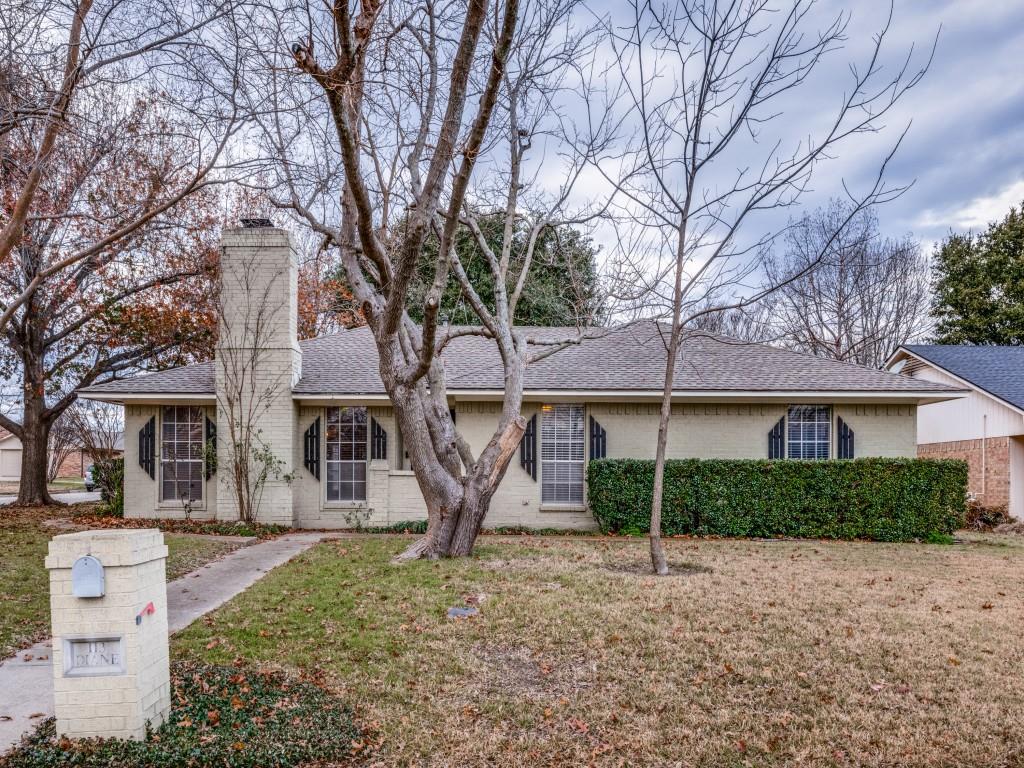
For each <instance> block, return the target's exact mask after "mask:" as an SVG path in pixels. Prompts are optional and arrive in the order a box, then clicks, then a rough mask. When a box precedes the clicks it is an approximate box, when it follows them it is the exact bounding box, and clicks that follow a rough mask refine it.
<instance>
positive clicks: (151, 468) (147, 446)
mask: <svg viewBox="0 0 1024 768" xmlns="http://www.w3.org/2000/svg"><path fill="white" fill-rule="evenodd" d="M139 466H140V467H142V468H143V469H144V470H146V474H147V475H149V478H150V479H151V480H155V479H156V416H151V417H150V419H149V421H147V422H146V425H145V426H144V427H143V428H142V429H140V430H139Z"/></svg>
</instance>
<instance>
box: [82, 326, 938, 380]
mask: <svg viewBox="0 0 1024 768" xmlns="http://www.w3.org/2000/svg"><path fill="white" fill-rule="evenodd" d="M522 330H523V332H524V334H525V335H526V336H527V337H532V338H535V339H537V340H539V341H544V340H547V341H549V342H550V341H553V340H557V339H564V338H569V337H572V336H573V335H575V334H576V330H575V329H571V328H529V329H522ZM664 330H665V329H664V328H663V327H659V326H658V325H656V324H655V323H652V322H647V323H640V324H635V325H630V326H623V327H619V328H612V329H595V330H594V331H592V332H591V333H593V334H594V336H593V337H590V338H585V339H584V340H582V341H581V342H580V343H579V344H574V345H571V346H569V347H567V348H565V349H562V350H560V351H558V352H556V353H555V354H553V355H551V356H549V357H547V358H545V359H543V360H541V361H539V362H537V363H535V364H533V365H531V366H530V367H529V368H528V369H527V372H526V389H527V390H587V391H591V390H604V391H608V390H613V391H618V390H627V391H645V392H658V391H660V390H661V388H662V383H663V380H664V364H665V363H664V360H665V345H664V342H663V337H662V332H663V331H664ZM439 333H440V332H439ZM301 347H302V378H301V380H300V381H299V383H298V384H297V385H296V387H295V390H294V391H295V393H296V394H298V395H310V396H312V395H321V396H332V395H338V396H352V395H365V394H384V386H383V384H382V383H381V380H380V375H379V373H378V365H377V349H376V346H375V345H374V341H373V337H372V336H371V334H370V331H369V329H367V328H357V329H353V330H348V331H342V332H341V333H337V334H334V335H331V336H322V337H320V338H317V339H311V340H309V341H304V342H302V344H301ZM443 359H444V360H445V366H446V371H447V374H448V387H449V389H450V390H496V391H500V390H501V389H502V386H503V374H502V367H501V361H500V359H499V357H498V353H497V349H496V347H495V346H494V344H493V342H492V341H490V340H489V339H486V338H483V337H479V336H463V337H459V338H457V339H454V340H453V341H452V342H451V344H450V345H449V346H448V348H447V349H446V350H445V351H444V353H443ZM213 387H214V374H213V365H212V364H211V363H202V364H199V365H192V366H187V367H185V368H177V369H173V370H169V371H164V372H161V373H152V374H148V375H144V376H138V377H136V378H133V379H124V380H122V381H117V382H110V383H108V384H103V385H99V386H94V387H92V388H90V389H89V390H88V391H89V392H95V393H108V394H113V393H132V394H135V393H138V394H152V393H175V394H207V395H212V394H213ZM674 388H675V389H676V390H685V391H714V392H717V391H735V392H739V391H753V392H772V391H787V392H788V391H798V392H799V391H815V392H820V391H835V392H875V393H877V392H905V393H908V394H909V393H911V392H934V393H952V392H956V391H958V390H956V389H955V388H952V387H948V386H946V385H943V384H939V383H933V382H924V381H921V380H916V379H911V378H909V377H906V376H899V375H897V374H892V373H887V372H885V371H878V370H874V369H871V368H865V367H862V366H859V365H852V364H849V363H840V362H835V361H832V360H823V359H821V358H817V357H814V356H811V355H807V354H804V353H800V352H792V351H790V350H785V349H779V348H777V347H771V346H767V345H764V344H750V343H744V342H739V341H735V340H731V339H725V338H721V337H711V336H707V335H703V334H700V335H694V336H692V337H690V338H689V339H687V340H686V342H684V344H683V347H682V354H681V356H680V359H679V362H678V364H677V365H676V373H675V384H674Z"/></svg>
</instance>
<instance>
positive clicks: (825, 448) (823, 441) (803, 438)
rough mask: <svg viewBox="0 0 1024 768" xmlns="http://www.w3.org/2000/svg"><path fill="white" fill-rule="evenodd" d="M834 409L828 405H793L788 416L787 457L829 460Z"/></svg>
mask: <svg viewBox="0 0 1024 768" xmlns="http://www.w3.org/2000/svg"><path fill="white" fill-rule="evenodd" d="M831 436H832V409H831V408H830V407H829V406H827V405H791V406H789V412H788V413H787V414H786V456H787V457H788V458H790V459H827V458H828V457H829V446H830V444H831V439H832V437H831Z"/></svg>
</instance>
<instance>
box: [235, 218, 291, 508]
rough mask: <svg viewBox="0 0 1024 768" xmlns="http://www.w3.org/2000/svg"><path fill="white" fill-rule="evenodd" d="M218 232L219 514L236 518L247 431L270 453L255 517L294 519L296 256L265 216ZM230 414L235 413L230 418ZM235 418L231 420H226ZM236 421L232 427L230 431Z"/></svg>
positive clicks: (284, 236) (285, 237)
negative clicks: (271, 463) (234, 467)
mask: <svg viewBox="0 0 1024 768" xmlns="http://www.w3.org/2000/svg"><path fill="white" fill-rule="evenodd" d="M243 224H244V226H242V227H239V228H237V229H226V230H224V232H223V234H222V237H221V263H220V267H221V294H220V304H221V309H220V314H221V321H220V335H219V338H218V342H217V351H216V385H217V458H218V472H217V474H218V476H219V477H218V487H217V517H218V519H226V520H234V519H238V517H239V504H238V498H237V494H236V492H235V489H234V487H233V482H234V481H233V480H232V479H231V472H230V466H231V455H230V451H231V450H232V445H233V443H234V442H235V440H233V439H232V435H235V436H236V438H237V436H238V435H240V434H244V431H245V430H246V429H248V430H249V431H250V432H251V433H252V435H253V436H254V438H255V439H254V441H252V442H254V444H255V445H256V446H258V447H259V449H260V450H263V449H266V450H269V452H270V453H271V454H272V455H273V457H274V460H275V464H276V465H277V469H276V471H275V472H272V473H271V475H270V476H269V477H268V479H267V481H266V484H265V485H264V486H263V489H262V493H261V494H260V503H259V506H258V508H257V509H256V517H257V520H258V522H262V523H278V524H281V525H292V523H293V516H292V493H291V487H290V485H289V483H288V482H287V481H286V480H284V479H282V478H280V477H275V476H274V475H275V474H287V473H290V472H292V471H293V470H294V469H295V467H296V465H297V458H299V457H296V456H295V449H294V432H295V419H296V409H295V404H294V402H293V400H292V387H294V386H295V384H296V383H298V380H299V378H300V376H301V375H302V352H301V350H300V348H299V341H298V260H297V257H296V252H295V248H294V247H293V246H292V242H291V237H290V236H289V234H288V232H286V231H285V230H283V229H278V228H275V227H273V226H271V225H270V222H269V221H266V220H260V219H256V220H252V219H250V220H243ZM232 413H233V414H234V415H233V416H232ZM232 419H234V424H233V425H232V423H231V420H232ZM232 426H233V429H232Z"/></svg>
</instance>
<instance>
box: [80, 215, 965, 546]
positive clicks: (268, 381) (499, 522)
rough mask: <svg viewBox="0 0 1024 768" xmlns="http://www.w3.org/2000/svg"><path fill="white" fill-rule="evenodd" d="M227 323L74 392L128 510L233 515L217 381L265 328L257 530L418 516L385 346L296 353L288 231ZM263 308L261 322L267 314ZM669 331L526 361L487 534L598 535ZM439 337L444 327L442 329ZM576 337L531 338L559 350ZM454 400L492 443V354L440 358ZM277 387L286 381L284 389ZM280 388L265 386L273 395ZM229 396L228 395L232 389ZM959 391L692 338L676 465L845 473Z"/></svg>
mask: <svg viewBox="0 0 1024 768" xmlns="http://www.w3.org/2000/svg"><path fill="white" fill-rule="evenodd" d="M221 273H222V297H224V298H222V304H223V305H224V306H225V307H227V308H228V312H229V316H228V317H227V318H226V319H225V320H224V322H223V323H222V329H221V339H220V342H219V346H218V351H217V356H216V359H215V360H214V361H211V362H208V363H202V364H198V365H190V366H186V367H182V368H177V369H172V370H167V371H163V372H159V373H151V374H148V375H142V376H137V377H135V378H129V379H125V380H121V381H116V382H110V383H107V384H103V385H101V386H93V387H90V388H88V389H85V390H83V391H82V392H81V394H82V396H83V397H87V398H92V399H95V400H104V401H108V402H115V403H122V404H124V406H125V432H126V434H127V435H129V436H130V439H128V440H127V451H126V455H125V513H126V515H128V516H134V517H153V516H166V517H180V516H182V515H184V514H186V512H187V513H188V514H189V515H191V516H192V517H194V518H221V519H229V520H230V519H234V518H235V516H236V515H237V512H236V505H235V502H234V500H233V498H232V495H231V493H230V486H229V485H228V480H227V474H228V473H227V472H226V471H216V467H215V466H212V465H211V463H210V462H208V461H204V453H208V452H206V451H204V445H207V444H209V443H211V442H213V441H216V445H217V457H218V461H217V464H218V465H220V466H222V467H223V466H224V456H225V454H224V450H225V448H224V439H223V438H221V439H219V440H218V439H217V437H216V436H217V435H218V434H219V435H222V436H223V435H226V434H227V431H228V422H227V421H226V419H227V415H226V408H225V407H224V404H225V403H226V402H227V400H228V398H227V397H226V390H225V389H223V388H225V387H227V384H225V382H228V381H231V380H232V379H234V378H237V376H236V375H235V374H234V373H233V372H234V371H237V368H238V360H239V359H240V357H239V350H244V349H245V348H246V344H247V343H248V342H246V339H247V338H249V337H248V336H246V334H244V333H243V332H242V329H243V328H244V327H245V326H246V325H247V321H246V318H251V317H257V316H259V317H261V322H260V327H261V328H262V333H261V336H260V338H261V339H262V341H261V343H260V352H261V354H260V355H259V359H260V364H259V365H258V366H256V368H255V375H256V377H257V378H258V379H259V382H258V384H257V385H256V386H254V387H252V388H251V391H259V392H261V393H266V392H268V391H272V390H273V391H274V394H273V396H272V397H269V398H268V397H263V401H264V404H263V405H261V409H262V410H261V417H260V429H261V440H262V441H263V442H264V443H265V444H266V445H267V446H268V447H269V449H270V450H271V451H272V452H273V453H274V455H275V457H276V458H277V459H278V460H279V461H280V462H282V465H283V466H284V467H286V468H288V469H290V470H293V472H292V475H293V476H292V477H291V478H289V479H271V480H270V481H268V483H267V485H266V487H265V489H264V492H263V503H262V506H261V508H260V515H259V516H260V518H261V520H263V521H265V522H275V523H282V524H285V525H291V526H296V527H308V528H336V527H351V526H354V525H356V524H362V525H387V524H392V523H396V522H400V521H406V520H413V519H422V518H424V517H425V514H426V512H425V506H424V502H423V499H422V496H421V494H420V492H419V488H418V486H417V483H416V478H415V476H414V474H413V472H412V470H411V469H410V468H409V465H408V462H407V459H406V457H405V455H404V451H403V449H402V436H401V434H399V432H398V429H397V426H396V423H395V418H394V413H393V410H392V406H391V403H390V401H389V398H388V395H387V393H386V392H385V390H384V387H383V385H382V383H381V379H380V375H379V366H378V357H377V350H376V346H375V344H374V340H373V338H372V336H371V333H370V331H369V329H367V328H355V329H352V330H345V331H342V332H340V333H337V334H333V335H330V336H324V337H320V338H316V339H310V340H308V341H303V342H299V341H298V339H297V337H296V317H297V298H296V255H295V251H294V249H293V248H292V246H291V243H290V240H289V237H288V235H287V233H286V232H284V231H282V230H278V229H273V228H251V229H250V228H241V229H234V230H229V231H227V232H225V234H224V240H223V246H222V261H221ZM257 303H258V304H259V305H260V306H263V307H271V308H272V311H266V312H262V313H261V312H259V311H258V309H259V308H258V307H257V306H256V305H257ZM663 330H664V329H663V328H662V327H660V326H659V325H657V324H656V323H653V322H645V323H639V324H633V325H627V326H623V327H619V328H609V329H593V330H592V331H590V332H589V333H588V335H589V336H590V337H589V338H585V339H584V340H583V341H582V342H581V343H579V344H575V345H572V346H569V347H568V348H566V349H563V350H561V351H559V352H557V353H555V354H553V355H551V356H549V357H547V358H545V359H543V360H541V361H539V362H537V363H535V364H533V365H531V366H530V367H529V368H528V370H527V372H526V378H525V396H524V403H523V408H522V413H523V416H524V417H525V418H526V419H527V421H528V424H529V426H528V428H527V433H526V435H525V437H524V438H523V440H524V442H523V445H522V446H521V450H520V452H519V455H518V456H516V457H515V458H513V460H512V465H511V466H510V467H509V470H508V472H507V474H506V476H505V478H504V480H503V482H502V484H501V487H500V488H499V490H498V492H497V494H496V495H495V497H494V499H493V502H492V505H491V509H490V513H489V515H488V517H487V519H486V521H485V524H486V525H488V526H504V525H521V526H528V527H564V528H592V527H593V526H594V525H595V523H594V519H593V517H592V516H591V514H590V513H589V512H588V509H587V496H586V484H585V477H586V471H587V470H586V464H587V461H588V459H591V458H595V457H636V458H652V457H653V455H654V450H655V440H656V435H657V425H658V412H659V403H660V399H661V391H662V383H663V379H664V362H663V361H664V359H665V347H664V342H663ZM442 332H443V331H442ZM568 332H572V329H531V330H530V334H531V335H533V336H536V337H546V338H548V339H551V338H561V337H564V336H565V334H566V333H568ZM442 358H443V360H444V364H445V369H446V375H447V387H448V388H447V396H448V404H449V406H450V408H451V412H452V414H453V417H454V418H455V421H456V428H457V429H458V431H459V432H460V433H461V434H462V435H463V437H464V438H465V439H466V440H467V441H468V443H469V444H470V446H471V447H472V448H473V449H474V450H479V449H480V448H481V447H482V446H483V445H484V444H485V443H486V441H487V440H488V439H489V437H490V436H491V434H492V432H493V430H494V427H495V424H496V422H497V415H498V413H499V408H500V400H501V397H502V387H503V374H502V367H501V364H500V362H499V359H498V354H497V351H496V349H495V347H494V345H493V343H492V342H491V341H490V340H488V339H485V338H482V337H479V336H461V337H458V338H456V339H454V340H453V341H452V342H451V343H450V344H449V345H448V346H447V347H446V348H445V350H444V352H443V355H442ZM273 382H279V384H277V385H275V384H273ZM275 387H276V389H275ZM231 391H234V390H231ZM965 394H966V392H965V391H964V389H963V387H961V386H959V385H950V384H947V383H942V382H931V381H924V380H914V379H908V378H907V377H905V376H898V375H895V374H892V373H887V372H885V371H878V370H872V369H868V368H864V367H860V366H856V365H849V364H845V363H839V362H834V361H828V360H822V359H818V358H815V357H813V356H810V355H806V354H801V353H797V352H792V351H787V350H782V349H778V348H775V347H771V346H766V345H761V344H749V343H740V342H736V341H733V340H729V339H723V338H717V337H712V336H709V335H703V334H695V335H693V336H692V337H690V338H689V339H688V340H687V341H686V343H685V345H684V347H683V350H682V355H681V357H680V360H679V364H678V366H677V368H676V372H675V384H674V391H673V396H672V401H673V406H672V409H673V414H672V422H671V435H670V437H669V441H668V452H669V456H670V457H723V458H778V459H801V460H807V459H812V460H820V459H842V458H849V457H854V456H914V455H915V454H916V451H917V446H916V436H917V411H918V407H919V406H921V405H923V404H926V403H933V402H941V401H945V400H949V399H951V398H957V397H961V396H964V395H965Z"/></svg>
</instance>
